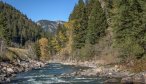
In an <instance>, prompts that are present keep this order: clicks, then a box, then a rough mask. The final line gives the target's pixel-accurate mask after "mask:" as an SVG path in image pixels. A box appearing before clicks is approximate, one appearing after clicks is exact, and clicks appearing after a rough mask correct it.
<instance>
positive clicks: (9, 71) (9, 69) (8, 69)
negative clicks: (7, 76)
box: [6, 68, 14, 73]
mask: <svg viewBox="0 0 146 84" xmlns="http://www.w3.org/2000/svg"><path fill="white" fill-rule="evenodd" d="M6 70H7V73H13V72H14V70H13V69H12V68H7V69H6Z"/></svg>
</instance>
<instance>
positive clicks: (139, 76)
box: [50, 61, 146, 84]
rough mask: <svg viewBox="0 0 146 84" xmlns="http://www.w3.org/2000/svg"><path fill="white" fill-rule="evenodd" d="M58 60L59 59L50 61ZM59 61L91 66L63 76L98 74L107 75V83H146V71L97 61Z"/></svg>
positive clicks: (67, 63) (66, 63) (100, 75)
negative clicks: (101, 63)
mask: <svg viewBox="0 0 146 84" xmlns="http://www.w3.org/2000/svg"><path fill="white" fill-rule="evenodd" d="M50 62H57V61H50ZM58 62H59V63H62V64H65V65H75V66H84V67H90V68H89V69H86V70H79V71H76V72H73V73H70V74H63V75H62V76H79V77H80V76H85V77H91V76H97V77H107V78H108V79H107V80H106V81H105V83H107V84H113V83H115V84H117V83H119V82H121V84H146V72H139V73H132V72H130V71H128V70H127V69H122V68H121V67H120V66H119V65H112V66H111V65H100V64H99V63H96V62H87V61H86V62H69V61H67V62H65V61H64V62H61V61H58Z"/></svg>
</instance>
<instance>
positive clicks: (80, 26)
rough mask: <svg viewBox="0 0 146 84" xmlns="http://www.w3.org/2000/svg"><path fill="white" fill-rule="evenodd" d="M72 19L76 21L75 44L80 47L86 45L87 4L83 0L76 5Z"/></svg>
mask: <svg viewBox="0 0 146 84" xmlns="http://www.w3.org/2000/svg"><path fill="white" fill-rule="evenodd" d="M70 20H74V21H75V22H74V24H73V26H74V29H73V39H74V43H73V46H74V47H75V48H79V49H80V48H81V47H83V46H84V45H85V40H86V29H87V16H86V5H85V3H84V1H83V0H79V2H78V4H77V5H76V6H75V8H74V11H73V13H72V14H71V16H70Z"/></svg>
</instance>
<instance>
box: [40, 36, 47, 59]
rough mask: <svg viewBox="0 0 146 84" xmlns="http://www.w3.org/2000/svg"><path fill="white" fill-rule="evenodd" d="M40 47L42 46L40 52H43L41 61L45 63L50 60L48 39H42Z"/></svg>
mask: <svg viewBox="0 0 146 84" xmlns="http://www.w3.org/2000/svg"><path fill="white" fill-rule="evenodd" d="M39 46H40V52H41V57H40V60H42V61H44V60H47V59H49V53H48V39H47V38H41V39H40V40H39Z"/></svg>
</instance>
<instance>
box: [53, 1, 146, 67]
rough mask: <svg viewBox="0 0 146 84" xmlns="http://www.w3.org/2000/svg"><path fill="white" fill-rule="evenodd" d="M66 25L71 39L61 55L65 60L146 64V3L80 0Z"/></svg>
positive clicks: (67, 33)
mask: <svg viewBox="0 0 146 84" xmlns="http://www.w3.org/2000/svg"><path fill="white" fill-rule="evenodd" d="M64 25H65V29H66V35H67V39H68V40H67V41H65V42H66V43H65V47H64V48H61V49H60V52H58V53H62V54H63V55H64V56H65V57H66V55H68V56H67V57H69V58H73V59H74V58H76V59H77V60H93V59H94V60H95V58H96V60H99V59H104V60H106V62H108V61H111V62H116V63H121V62H124V63H132V64H137V63H133V62H137V61H138V63H139V62H141V63H142V64H145V63H144V60H146V59H145V55H146V31H145V30H146V1H144V0H85V1H84V0H79V1H78V4H76V5H75V7H74V10H73V11H72V13H71V14H70V17H69V21H68V22H67V23H65V24H64ZM56 36H57V35H56ZM58 36H60V35H58ZM56 45H59V43H58V44H56ZM56 45H53V46H56ZM56 48H58V47H56ZM113 59H115V60H114V61H113ZM116 59H118V60H116ZM135 60H137V61H135Z"/></svg>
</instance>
